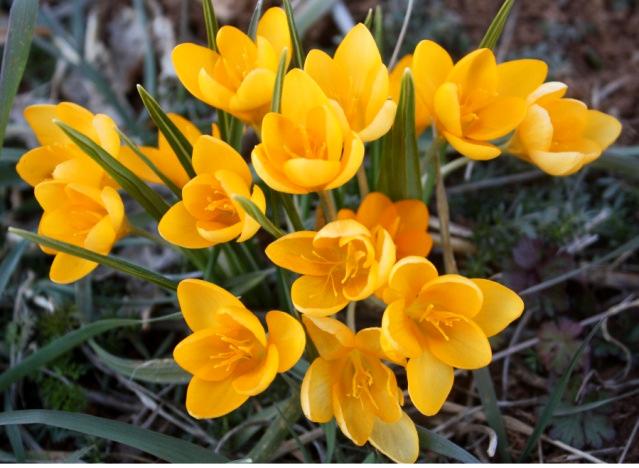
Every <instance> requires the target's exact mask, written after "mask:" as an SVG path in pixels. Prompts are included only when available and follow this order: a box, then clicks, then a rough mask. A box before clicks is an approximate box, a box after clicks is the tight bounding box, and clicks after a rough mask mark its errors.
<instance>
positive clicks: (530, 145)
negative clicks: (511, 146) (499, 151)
mask: <svg viewBox="0 0 639 468" xmlns="http://www.w3.org/2000/svg"><path fill="white" fill-rule="evenodd" d="M552 134H553V128H552V121H551V120H550V115H549V114H548V111H547V110H546V109H544V108H543V107H541V106H540V105H538V104H533V105H531V106H530V107H529V108H528V112H527V114H526V117H525V118H524V120H523V121H522V122H521V124H519V127H517V138H518V139H519V142H520V143H521V145H522V146H523V148H524V150H525V151H528V152H531V151H548V149H550V145H551V144H552Z"/></svg>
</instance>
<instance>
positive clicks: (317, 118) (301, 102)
mask: <svg viewBox="0 0 639 468" xmlns="http://www.w3.org/2000/svg"><path fill="white" fill-rule="evenodd" d="M281 108H282V109H281V112H271V113H269V114H267V115H266V116H265V117H264V121H263V122H262V132H261V133H262V143H261V144H259V145H257V146H256V147H255V149H254V150H253V153H252V161H253V167H254V168H255V172H257V174H258V175H259V176H260V178H261V179H262V180H263V181H264V182H265V183H266V184H267V185H268V186H269V187H271V188H272V189H274V190H278V191H280V192H285V193H295V194H304V193H310V192H318V191H322V190H328V189H333V188H337V187H340V186H342V185H344V184H345V183H346V182H348V181H349V180H350V179H351V178H352V177H353V176H354V175H355V173H356V172H357V170H358V169H359V167H360V165H361V164H362V160H363V159H364V144H363V143H362V140H361V139H360V137H359V136H358V135H357V133H356V132H354V131H353V130H352V129H351V128H350V127H349V125H348V121H347V120H346V118H345V116H344V112H343V111H342V109H341V107H340V106H339V105H338V104H337V103H336V102H335V101H331V100H329V99H328V97H327V96H326V94H324V92H323V91H322V89H321V88H320V87H319V86H318V84H317V83H316V82H315V81H314V80H313V79H312V78H311V77H310V75H308V74H307V73H306V72H304V71H302V70H299V69H293V70H291V71H290V72H288V73H287V74H286V76H285V77H284V84H283V88H282V106H281Z"/></svg>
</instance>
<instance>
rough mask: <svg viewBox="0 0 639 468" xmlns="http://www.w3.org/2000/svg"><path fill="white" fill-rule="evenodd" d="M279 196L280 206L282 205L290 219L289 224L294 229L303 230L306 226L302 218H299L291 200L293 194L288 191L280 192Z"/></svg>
mask: <svg viewBox="0 0 639 468" xmlns="http://www.w3.org/2000/svg"><path fill="white" fill-rule="evenodd" d="M280 198H281V200H282V206H283V207H284V211H286V215H287V216H288V219H289V220H290V221H291V225H292V226H293V229H295V230H296V231H304V230H306V227H305V226H304V223H303V222H302V218H300V214H299V213H298V211H297V208H296V207H295V203H294V202H293V196H292V195H289V194H288V193H280Z"/></svg>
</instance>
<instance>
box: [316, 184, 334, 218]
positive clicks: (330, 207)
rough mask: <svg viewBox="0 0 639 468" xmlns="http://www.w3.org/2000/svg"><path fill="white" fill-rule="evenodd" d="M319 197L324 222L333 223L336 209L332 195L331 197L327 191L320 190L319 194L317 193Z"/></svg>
mask: <svg viewBox="0 0 639 468" xmlns="http://www.w3.org/2000/svg"><path fill="white" fill-rule="evenodd" d="M319 197H320V204H321V205H322V211H323V212H324V217H325V218H326V222H330V221H333V220H334V219H335V218H337V209H336V208H335V201H334V200H333V195H331V193H330V191H328V190H322V191H321V192H319Z"/></svg>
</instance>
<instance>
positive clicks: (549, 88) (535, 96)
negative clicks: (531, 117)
mask: <svg viewBox="0 0 639 468" xmlns="http://www.w3.org/2000/svg"><path fill="white" fill-rule="evenodd" d="M566 91H568V85H566V84H565V83H561V82H560V81H549V82H548V83H544V84H542V85H540V86H539V87H538V88H537V89H536V90H534V91H533V92H532V93H530V94H529V95H528V98H527V99H526V101H527V102H528V104H535V103H537V104H539V105H544V103H546V102H548V101H553V100H555V99H560V98H562V97H563V96H564V94H566Z"/></svg>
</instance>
